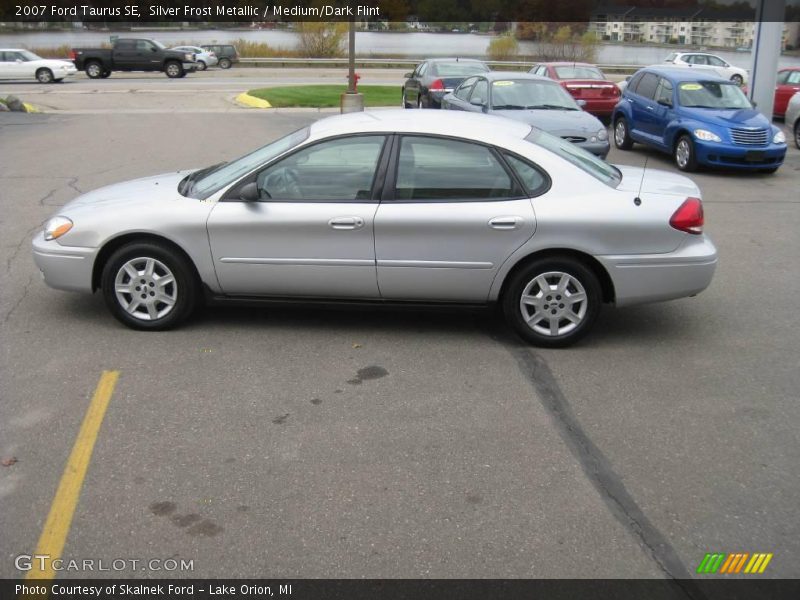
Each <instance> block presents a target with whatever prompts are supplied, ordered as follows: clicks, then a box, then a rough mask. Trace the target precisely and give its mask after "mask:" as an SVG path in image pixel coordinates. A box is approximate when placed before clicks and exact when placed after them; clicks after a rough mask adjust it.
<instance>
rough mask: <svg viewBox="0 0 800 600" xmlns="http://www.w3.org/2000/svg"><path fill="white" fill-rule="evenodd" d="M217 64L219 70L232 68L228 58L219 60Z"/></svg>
mask: <svg viewBox="0 0 800 600" xmlns="http://www.w3.org/2000/svg"><path fill="white" fill-rule="evenodd" d="M218 64H219V68H220V69H230V68H231V67H232V66H233V63H232V62H231V61H230V59H229V58H220V59H219V63H218Z"/></svg>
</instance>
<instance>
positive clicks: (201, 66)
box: [197, 60, 208, 71]
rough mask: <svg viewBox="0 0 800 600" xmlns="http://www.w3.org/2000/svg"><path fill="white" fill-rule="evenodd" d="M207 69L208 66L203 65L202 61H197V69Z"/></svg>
mask: <svg viewBox="0 0 800 600" xmlns="http://www.w3.org/2000/svg"><path fill="white" fill-rule="evenodd" d="M207 68H208V65H207V64H206V63H204V62H203V61H202V60H198V61H197V69H198V70H200V71H205V70H206V69H207Z"/></svg>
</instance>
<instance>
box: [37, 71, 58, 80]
mask: <svg viewBox="0 0 800 600" xmlns="http://www.w3.org/2000/svg"><path fill="white" fill-rule="evenodd" d="M54 80H55V77H53V72H52V71H51V70H50V69H39V70H38V71H36V81H38V82H39V83H53V81H54Z"/></svg>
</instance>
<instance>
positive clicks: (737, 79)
mask: <svg viewBox="0 0 800 600" xmlns="http://www.w3.org/2000/svg"><path fill="white" fill-rule="evenodd" d="M731 81H732V82H733V83H735V84H736V85H738V86H739V87H741V85H742V84H743V83H744V79H742V76H741V75H734V76H733V77H731Z"/></svg>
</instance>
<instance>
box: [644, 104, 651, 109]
mask: <svg viewBox="0 0 800 600" xmlns="http://www.w3.org/2000/svg"><path fill="white" fill-rule="evenodd" d="M645 108H646V109H647V110H653V107H652V106H650V105H649V104H648V105H647V106H645Z"/></svg>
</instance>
